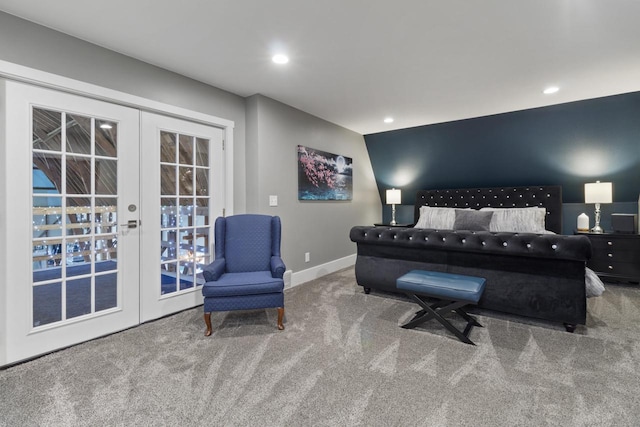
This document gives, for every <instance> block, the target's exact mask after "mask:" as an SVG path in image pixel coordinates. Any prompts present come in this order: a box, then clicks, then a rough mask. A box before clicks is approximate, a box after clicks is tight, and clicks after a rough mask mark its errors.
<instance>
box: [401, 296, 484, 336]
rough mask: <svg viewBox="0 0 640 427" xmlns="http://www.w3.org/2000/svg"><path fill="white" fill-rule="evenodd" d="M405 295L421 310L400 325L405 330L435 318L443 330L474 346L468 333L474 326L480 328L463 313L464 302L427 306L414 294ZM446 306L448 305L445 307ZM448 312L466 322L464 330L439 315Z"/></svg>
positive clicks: (439, 303)
mask: <svg viewBox="0 0 640 427" xmlns="http://www.w3.org/2000/svg"><path fill="white" fill-rule="evenodd" d="M405 294H406V295H407V296H408V297H410V298H411V299H413V300H414V301H415V302H417V303H418V304H419V305H420V306H421V307H422V308H423V309H422V310H420V311H418V312H417V313H416V315H415V316H414V317H413V319H411V320H410V321H409V322H407V323H405V324H404V325H402V327H403V328H405V329H412V328H415V327H416V326H418V325H420V324H421V323H424V322H426V321H428V320H431V319H433V318H435V319H436V320H437V321H438V322H440V323H441V324H442V325H443V326H444V327H445V328H447V329H448V330H449V332H451V333H452V334H454V335H455V336H456V337H458V339H459V340H460V341H462V342H464V343H467V344H471V345H475V343H474V342H473V341H471V340H470V339H469V333H470V332H471V329H472V328H473V327H474V326H479V327H482V325H481V324H480V323H478V321H477V320H476V319H474V318H473V317H471V316H470V315H469V314H467V312H465V311H464V310H463V309H462V307H463V306H465V305H467V304H468V303H467V302H465V301H445V300H438V301H436V302H435V303H433V304H432V305H429V304H428V303H427V302H426V301H424V300H423V299H422V298H420V297H419V296H418V295H416V294H412V293H408V292H405ZM447 304H448V305H447ZM450 311H455V312H456V313H458V314H459V315H460V316H461V317H462V318H463V319H464V320H466V321H467V326H466V327H465V328H464V331H460V330H459V329H457V328H456V327H455V326H453V325H452V324H451V322H449V321H448V320H447V319H445V318H444V317H442V315H441V314H440V313H441V312H443V313H448V312H450Z"/></svg>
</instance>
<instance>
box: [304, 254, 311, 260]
mask: <svg viewBox="0 0 640 427" xmlns="http://www.w3.org/2000/svg"><path fill="white" fill-rule="evenodd" d="M309 261H311V254H309V252H305V253H304V262H309Z"/></svg>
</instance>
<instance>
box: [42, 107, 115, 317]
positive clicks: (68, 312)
mask: <svg viewBox="0 0 640 427" xmlns="http://www.w3.org/2000/svg"><path fill="white" fill-rule="evenodd" d="M105 123H106V124H107V125H108V126H105V127H102V125H103V124H105ZM116 130H117V123H113V122H108V121H104V120H100V119H98V118H95V117H89V116H81V115H77V114H71V113H68V112H65V111H50V110H45V109H40V108H37V107H34V108H33V109H32V132H33V138H32V162H33V178H32V182H33V186H32V200H33V204H32V221H33V233H32V248H33V253H32V267H33V280H32V288H33V289H32V302H33V319H32V322H33V323H32V324H33V326H34V327H39V326H43V325H48V324H51V323H56V322H65V321H67V320H69V319H74V318H77V317H80V316H91V315H94V314H96V313H98V312H100V311H103V310H107V309H110V308H114V307H116V306H117V301H118V298H117V296H118V289H117V278H118V265H117V259H118V257H117V247H118V235H117V204H118V203H117V200H118V198H117V164H118V159H117V153H116V147H117V132H116ZM96 194H99V195H100V197H96Z"/></svg>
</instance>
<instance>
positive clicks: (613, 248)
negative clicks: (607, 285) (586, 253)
mask: <svg viewBox="0 0 640 427" xmlns="http://www.w3.org/2000/svg"><path fill="white" fill-rule="evenodd" d="M575 234H584V235H585V236H587V237H588V238H589V240H590V241H591V247H592V248H593V253H592V255H591V259H590V260H589V261H588V262H587V267H589V268H590V269H592V270H593V271H595V272H596V273H597V274H598V276H600V278H602V279H604V280H616V281H623V282H633V283H639V282H640V235H638V234H621V233H600V234H596V233H583V232H575Z"/></svg>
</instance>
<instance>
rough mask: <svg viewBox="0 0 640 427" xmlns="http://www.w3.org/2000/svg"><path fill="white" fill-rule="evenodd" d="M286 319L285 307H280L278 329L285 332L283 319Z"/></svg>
mask: <svg viewBox="0 0 640 427" xmlns="http://www.w3.org/2000/svg"><path fill="white" fill-rule="evenodd" d="M283 317H284V307H278V329H279V330H281V331H282V330H284V325H283V324H282V318H283Z"/></svg>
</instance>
